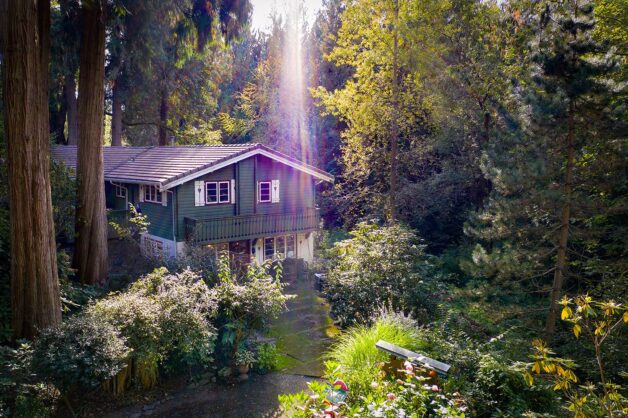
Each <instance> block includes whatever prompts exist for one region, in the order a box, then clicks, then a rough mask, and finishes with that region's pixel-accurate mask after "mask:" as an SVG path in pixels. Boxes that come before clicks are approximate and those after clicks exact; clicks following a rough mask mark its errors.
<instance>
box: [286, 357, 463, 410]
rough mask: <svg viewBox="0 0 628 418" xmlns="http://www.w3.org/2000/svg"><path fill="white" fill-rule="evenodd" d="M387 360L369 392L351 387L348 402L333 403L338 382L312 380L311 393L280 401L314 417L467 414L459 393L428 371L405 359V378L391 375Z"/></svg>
mask: <svg viewBox="0 0 628 418" xmlns="http://www.w3.org/2000/svg"><path fill="white" fill-rule="evenodd" d="M383 369H384V363H380V364H378V365H377V367H376V372H375V373H374V374H373V376H372V380H371V381H370V384H369V386H368V387H369V389H368V391H367V393H365V394H363V395H361V396H355V395H352V392H351V391H352V389H351V386H349V387H348V389H349V397H348V398H347V401H346V402H332V401H330V399H331V398H332V397H331V396H330V395H331V393H332V391H333V390H338V388H337V387H334V383H330V384H328V385H325V384H321V383H319V382H312V383H310V384H309V385H308V386H309V388H310V391H311V394H310V395H308V394H306V393H305V392H300V393H297V394H294V395H280V396H279V401H280V403H281V405H282V408H283V410H284V412H285V413H286V414H288V415H289V416H291V417H296V418H312V417H332V416H335V417H361V418H367V417H373V418H386V417H391V418H398V417H420V416H430V417H464V416H465V414H464V411H465V410H466V407H465V405H464V401H463V400H462V399H461V398H460V397H459V396H458V395H457V394H454V395H453V396H449V395H446V394H445V393H444V392H443V390H442V388H441V387H440V386H438V385H437V384H434V383H431V382H430V378H429V377H423V376H422V375H421V374H422V373H425V372H426V370H423V369H420V368H417V367H416V366H414V365H412V364H411V363H410V362H405V364H404V369H401V370H398V371H397V374H398V375H399V376H401V377H395V376H394V375H391V374H387V373H386V372H385V371H384V370H383Z"/></svg>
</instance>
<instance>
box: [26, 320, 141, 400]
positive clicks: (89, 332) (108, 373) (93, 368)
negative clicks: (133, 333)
mask: <svg viewBox="0 0 628 418" xmlns="http://www.w3.org/2000/svg"><path fill="white" fill-rule="evenodd" d="M128 355H129V349H128V348H127V346H126V345H125V340H124V338H123V337H121V336H120V334H119V333H118V331H117V330H116V329H115V328H114V327H113V326H112V325H110V324H108V323H106V322H102V321H100V320H98V319H97V318H94V317H90V316H73V317H71V318H70V319H68V320H66V321H64V322H63V323H62V324H61V325H60V326H58V327H55V328H48V329H46V330H44V331H42V332H41V334H40V336H39V337H38V338H37V340H35V342H34V345H33V355H32V370H33V371H34V372H35V373H36V374H37V375H38V376H40V377H41V378H43V379H44V380H46V381H47V382H51V383H53V384H54V385H55V386H56V387H57V388H59V389H60V390H61V391H62V392H67V391H68V390H70V389H72V388H76V387H83V388H92V387H96V386H98V385H100V384H101V383H103V382H104V381H105V380H107V379H109V378H111V377H113V376H115V375H116V374H117V373H118V372H119V371H120V370H122V369H123V368H124V367H125V366H126V363H125V360H126V358H127V356H128Z"/></svg>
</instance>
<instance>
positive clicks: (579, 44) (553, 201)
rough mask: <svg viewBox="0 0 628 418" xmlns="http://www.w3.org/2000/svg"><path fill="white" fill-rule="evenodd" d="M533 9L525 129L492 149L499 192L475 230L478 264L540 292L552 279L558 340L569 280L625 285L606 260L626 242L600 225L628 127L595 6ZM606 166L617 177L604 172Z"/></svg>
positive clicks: (611, 210)
mask: <svg viewBox="0 0 628 418" xmlns="http://www.w3.org/2000/svg"><path fill="white" fill-rule="evenodd" d="M531 10H532V11H533V12H536V13H534V14H530V15H529V16H527V19H528V20H527V22H528V25H529V27H530V28H531V29H532V32H533V36H532V39H533V40H532V43H531V45H530V48H531V51H532V54H531V65H530V68H531V70H532V73H531V74H530V77H529V81H528V82H527V83H526V84H522V85H519V86H517V87H516V89H515V91H516V92H518V93H519V94H520V97H521V106H522V116H521V122H522V124H521V129H520V130H514V131H512V132H511V134H510V135H507V136H506V135H504V136H502V138H500V139H501V141H499V142H493V143H492V144H491V147H490V149H489V152H488V158H487V160H486V166H485V168H486V173H487V175H488V176H489V178H491V180H492V182H493V184H494V186H495V190H494V192H493V194H492V196H491V199H490V200H489V203H488V204H487V206H486V209H485V210H484V211H483V212H482V213H480V214H478V215H477V216H476V217H475V219H474V222H471V223H469V225H468V228H467V231H468V232H469V233H470V234H472V235H475V236H477V237H480V238H482V239H484V240H485V242H486V244H487V245H485V246H484V247H479V248H478V251H477V253H476V260H483V261H485V263H484V264H485V265H489V266H491V267H492V268H493V269H494V270H493V271H494V272H495V273H496V274H498V275H501V276H503V277H507V278H524V279H527V280H528V281H529V282H535V281H540V285H541V286H545V284H546V283H547V282H548V281H550V280H549V279H550V275H551V277H552V279H551V289H550V294H551V296H550V309H549V311H548V316H547V320H546V326H545V334H546V338H550V337H551V336H552V334H553V333H554V329H555V322H556V313H557V305H556V302H557V300H558V299H559V298H560V297H561V295H562V292H563V288H564V286H565V280H566V279H569V278H578V281H576V280H573V281H572V282H571V283H572V284H573V285H577V284H580V285H582V281H583V280H584V279H585V278H587V277H588V279H589V280H593V281H600V280H603V279H604V278H605V277H609V276H610V277H611V280H619V274H620V273H619V272H620V271H621V269H619V270H615V271H609V270H608V267H609V266H605V267H602V264H604V263H603V261H604V259H605V258H606V257H608V256H609V251H617V250H616V244H617V243H618V242H617V240H618V239H619V240H622V238H620V237H619V236H617V235H615V234H611V235H610V236H608V235H607V236H601V233H602V231H603V230H604V229H605V228H599V227H597V226H598V225H599V224H600V223H608V222H610V223H613V222H616V220H615V219H616V216H617V212H618V208H617V207H616V206H615V205H616V203H617V201H616V200H613V199H612V196H613V194H614V193H616V192H619V190H620V189H619V188H618V187H619V186H618V185H619V184H621V179H624V178H625V174H622V171H623V170H622V169H621V167H622V162H621V161H622V158H621V145H620V144H619V142H618V140H619V138H620V135H621V132H622V129H623V127H624V124H623V122H622V121H621V118H622V116H621V107H620V106H619V104H620V102H621V100H618V95H617V92H616V91H615V89H614V85H613V83H612V81H611V80H610V77H611V75H612V73H613V71H614V70H615V69H616V65H615V61H614V59H613V55H612V54H610V53H609V51H608V48H607V47H606V46H605V45H604V44H601V43H599V42H596V41H594V40H593V38H592V33H593V29H594V27H595V19H594V14H593V12H594V7H593V4H592V3H591V2H588V1H580V0H579V1H573V0H570V1H562V2H554V1H552V2H542V3H541V4H539V5H538V8H536V9H531ZM524 18H526V17H524ZM604 168H606V170H607V172H609V171H610V172H613V174H616V175H617V176H616V177H615V178H613V177H608V176H607V177H604V176H600V175H601V174H602V173H603V171H604ZM609 191H614V192H610V193H609ZM596 223H597V224H598V225H595V224H596ZM609 241H612V242H614V245H607V244H608V243H609ZM486 248H488V251H487V250H486ZM615 255H616V254H615ZM603 269H606V271H605V272H604V271H603Z"/></svg>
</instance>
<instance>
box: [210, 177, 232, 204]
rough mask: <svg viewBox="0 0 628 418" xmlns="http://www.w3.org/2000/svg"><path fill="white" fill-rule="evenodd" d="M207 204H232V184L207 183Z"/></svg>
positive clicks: (222, 182)
mask: <svg viewBox="0 0 628 418" xmlns="http://www.w3.org/2000/svg"><path fill="white" fill-rule="evenodd" d="M205 202H206V203H207V204H208V205H213V204H216V203H231V182H229V181H209V182H207V183H205Z"/></svg>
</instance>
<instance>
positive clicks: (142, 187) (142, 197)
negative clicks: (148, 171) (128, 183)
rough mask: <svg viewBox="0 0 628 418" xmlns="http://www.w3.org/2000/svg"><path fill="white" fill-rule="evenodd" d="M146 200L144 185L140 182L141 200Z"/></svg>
mask: <svg viewBox="0 0 628 418" xmlns="http://www.w3.org/2000/svg"><path fill="white" fill-rule="evenodd" d="M143 201H144V185H143V184H140V202H143Z"/></svg>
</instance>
